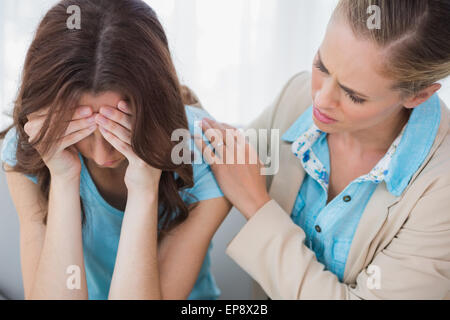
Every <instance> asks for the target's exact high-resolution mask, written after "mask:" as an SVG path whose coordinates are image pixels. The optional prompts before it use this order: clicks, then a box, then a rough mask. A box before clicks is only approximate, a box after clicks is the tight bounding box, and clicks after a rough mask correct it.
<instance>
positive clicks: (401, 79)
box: [333, 0, 450, 95]
mask: <svg viewBox="0 0 450 320" xmlns="http://www.w3.org/2000/svg"><path fill="white" fill-rule="evenodd" d="M373 5H375V6H378V8H379V9H380V13H381V15H380V28H378V29H377V28H369V27H368V24H367V20H368V19H369V17H370V14H369V13H368V8H369V7H370V6H373ZM336 16H339V17H344V18H345V19H346V21H347V22H348V23H349V25H350V27H351V28H352V30H353V32H354V34H355V36H356V37H359V38H364V39H369V40H372V41H374V42H375V43H376V45H377V46H378V47H380V48H381V49H383V55H384V56H385V57H386V61H385V63H384V64H383V68H382V70H380V72H381V74H383V75H385V76H387V77H389V78H391V79H394V80H395V81H396V85H395V86H394V87H393V89H395V90H400V91H402V92H403V93H405V94H407V95H410V94H415V93H417V92H419V91H420V90H422V89H424V88H426V87H428V86H430V85H432V84H433V83H435V82H437V81H440V80H442V79H444V78H447V77H448V76H449V75H450V28H449V26H448V23H449V17H450V1H449V0H340V2H339V3H338V6H337V7H336V9H335V12H334V14H333V17H336Z"/></svg>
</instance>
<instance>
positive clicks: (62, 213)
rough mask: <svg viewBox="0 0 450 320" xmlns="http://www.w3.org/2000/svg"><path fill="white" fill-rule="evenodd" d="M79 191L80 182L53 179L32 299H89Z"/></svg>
mask: <svg viewBox="0 0 450 320" xmlns="http://www.w3.org/2000/svg"><path fill="white" fill-rule="evenodd" d="M79 188H80V183H79V180H75V181H74V180H71V181H67V180H64V179H58V178H54V179H52V182H51V185H50V194H49V204H48V217H47V228H46V233H45V240H44V246H43V249H42V253H41V256H40V260H39V264H38V267H37V270H36V276H35V281H34V285H33V289H32V291H31V296H30V298H31V299H87V298H88V291H87V284H86V275H85V268H84V259H83V242H82V230H81V229H82V225H81V206H80V193H79ZM67 272H71V273H69V274H68V273H67ZM78 279H79V280H80V281H79V282H78V281H77V280H78ZM71 280H73V282H72V281H71ZM68 281H69V283H68ZM78 284H79V287H78Z"/></svg>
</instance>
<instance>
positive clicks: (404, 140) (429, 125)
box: [282, 94, 441, 196]
mask: <svg viewBox="0 0 450 320" xmlns="http://www.w3.org/2000/svg"><path fill="white" fill-rule="evenodd" d="M312 113H313V107H312V106H310V107H309V108H308V109H307V110H306V111H305V112H304V113H303V114H302V115H301V116H300V117H299V118H298V119H297V120H296V121H295V122H294V124H293V125H292V126H291V127H290V128H289V129H288V130H287V131H286V132H285V133H284V134H283V136H282V140H283V141H286V142H290V143H293V142H295V141H296V140H297V139H298V138H299V137H300V136H301V135H303V134H305V133H306V132H307V131H308V130H313V127H314V121H313V118H312ZM440 121H441V110H440V102H439V97H438V95H437V94H434V95H433V96H432V97H431V98H430V99H428V100H427V101H425V102H424V103H422V104H421V105H420V106H418V107H416V108H414V110H413V112H412V113H411V116H410V118H409V120H408V123H407V125H406V127H405V129H404V131H403V132H402V135H401V140H400V143H399V144H398V147H396V150H395V153H394V154H393V155H392V158H391V159H390V164H389V168H390V169H389V172H388V174H387V175H386V177H385V180H384V181H385V182H386V185H387V189H388V190H389V192H390V193H391V194H393V195H395V196H400V195H401V194H402V193H403V191H404V190H405V188H406V187H407V185H408V184H409V181H410V180H411V178H412V176H413V175H414V174H415V173H416V172H417V170H418V169H419V167H420V166H421V165H422V163H423V161H424V160H425V158H426V157H427V155H428V153H429V152H430V150H431V147H432V146H433V143H434V140H435V138H436V134H437V131H438V129H439V125H440Z"/></svg>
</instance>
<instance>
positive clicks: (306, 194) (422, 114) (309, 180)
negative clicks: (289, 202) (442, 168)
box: [282, 94, 441, 281]
mask: <svg viewBox="0 0 450 320" xmlns="http://www.w3.org/2000/svg"><path fill="white" fill-rule="evenodd" d="M312 114H313V108H312V106H311V107H310V108H309V109H308V110H307V111H306V112H305V113H303V114H302V115H301V116H300V117H299V118H298V119H297V121H296V122H295V123H294V124H293V125H292V126H291V127H290V128H289V130H288V131H287V132H286V133H285V134H284V135H283V137H282V139H283V140H284V141H287V142H292V143H294V142H295V141H300V139H302V138H303V137H305V138H308V137H306V135H309V137H311V136H310V134H309V132H311V131H310V130H309V129H310V128H311V126H312V124H313V118H312ZM440 120H441V109H440V102H439V97H438V95H437V94H435V95H433V96H432V97H431V98H430V99H429V100H428V101H426V102H424V103H423V104H422V105H420V106H418V107H416V108H415V109H414V110H413V112H412V113H411V116H410V118H409V121H408V123H407V125H406V127H405V129H404V132H403V135H401V136H399V138H398V139H401V140H400V143H399V144H398V147H396V150H395V152H394V153H393V155H392V157H391V159H390V162H389V167H388V168H386V169H385V170H384V169H383V172H382V174H381V175H380V176H381V177H382V178H380V177H378V176H376V175H375V176H374V177H373V176H372V175H368V176H364V177H359V178H357V179H355V180H354V181H352V182H351V183H350V184H349V185H348V186H347V187H346V188H345V189H344V190H343V191H342V192H341V193H340V194H339V195H337V196H336V197H335V198H334V199H333V200H332V201H331V202H329V203H328V204H327V199H328V177H329V176H330V154H329V148H328V141H327V134H326V133H325V132H320V130H319V132H318V133H317V134H318V136H316V138H314V140H312V146H311V147H310V148H308V149H307V150H305V152H303V153H301V154H297V155H296V156H298V157H299V158H300V159H299V165H302V166H303V168H305V167H306V165H307V163H311V160H312V159H314V160H312V161H314V163H311V165H312V166H316V165H317V164H319V166H316V167H315V169H313V170H312V171H311V170H309V169H308V168H305V171H306V174H305V178H304V180H303V183H302V186H301V187H300V190H299V192H298V196H297V199H296V201H295V204H294V208H293V210H292V213H291V218H292V220H293V222H294V223H295V224H297V225H298V226H299V227H301V228H302V229H303V231H304V232H305V235H306V238H305V243H304V244H305V245H306V246H307V247H308V248H309V249H311V250H312V251H314V253H315V255H316V258H317V260H318V261H319V262H321V263H322V264H323V265H324V266H325V270H329V271H331V272H332V273H334V274H335V275H336V276H337V277H338V278H339V280H340V281H343V279H344V273H345V269H346V262H347V257H348V253H349V252H350V248H351V245H352V242H353V237H354V235H355V232H356V229H357V228H358V224H359V221H360V219H361V216H362V215H363V214H364V210H365V208H366V206H367V203H368V202H369V200H370V198H371V197H372V195H373V193H374V191H375V189H376V188H377V186H378V185H379V184H380V183H385V184H386V187H387V190H388V191H389V192H390V193H391V194H393V195H394V196H397V197H398V196H400V195H401V194H402V193H403V191H404V190H405V189H406V187H407V186H408V183H409V181H410V180H411V178H412V176H413V175H414V174H415V173H416V172H417V170H418V169H419V167H420V166H421V165H422V163H423V161H424V160H425V158H426V157H427V155H428V154H429V152H430V149H431V147H432V145H433V143H434V140H435V139H436V134H437V131H438V128H439V125H440ZM394 144H395V142H394ZM305 145H306V144H305ZM294 149H295V150H294V151H297V150H296V148H294ZM301 150H303V149H301ZM390 151H392V148H391V149H390ZM388 153H389V151H388ZM317 168H323V170H317ZM377 168H378V166H376V167H375V168H374V169H377ZM373 172H376V170H372V171H371V173H373ZM310 173H311V174H310ZM369 177H371V178H372V179H369Z"/></svg>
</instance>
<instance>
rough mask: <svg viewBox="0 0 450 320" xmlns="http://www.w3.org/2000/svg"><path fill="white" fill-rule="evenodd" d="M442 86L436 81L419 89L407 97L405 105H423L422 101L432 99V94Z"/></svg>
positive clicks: (407, 106)
mask: <svg viewBox="0 0 450 320" xmlns="http://www.w3.org/2000/svg"><path fill="white" fill-rule="evenodd" d="M441 87H442V85H441V84H439V83H434V84H432V85H431V86H429V87H427V88H425V89H423V90H421V91H419V92H418V93H416V94H415V95H413V96H412V97H410V98H407V100H406V101H405V102H404V103H403V105H404V106H405V108H408V109H414V108H415V107H417V106H419V105H421V104H422V103H424V102H425V101H427V100H428V99H430V98H431V96H432V95H433V94H434V93H435V92H436V91H438V90H439V89H440V88H441Z"/></svg>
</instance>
